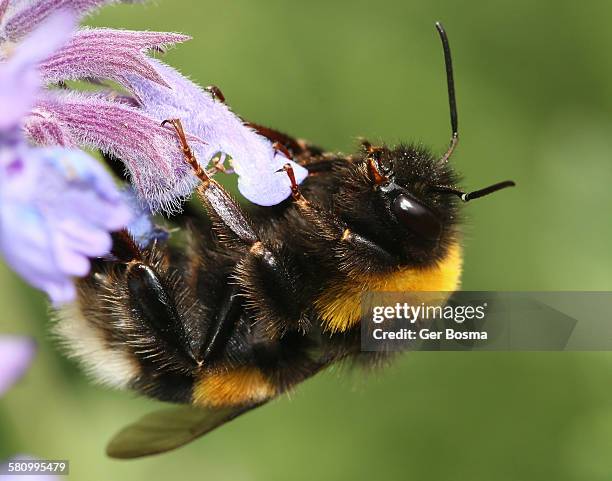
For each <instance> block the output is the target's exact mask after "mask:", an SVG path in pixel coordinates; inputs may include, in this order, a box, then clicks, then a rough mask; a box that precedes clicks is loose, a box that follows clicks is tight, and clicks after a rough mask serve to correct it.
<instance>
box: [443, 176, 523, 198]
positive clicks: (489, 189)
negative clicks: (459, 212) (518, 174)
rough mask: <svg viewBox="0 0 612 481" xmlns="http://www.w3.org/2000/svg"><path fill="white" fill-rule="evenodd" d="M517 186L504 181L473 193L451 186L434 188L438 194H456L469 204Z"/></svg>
mask: <svg viewBox="0 0 612 481" xmlns="http://www.w3.org/2000/svg"><path fill="white" fill-rule="evenodd" d="M515 185H516V184H515V183H514V181H512V180H504V181H503V182H498V183H497V184H493V185H490V186H488V187H485V188H484V189H480V190H475V191H473V192H463V191H462V190H459V189H455V188H454V187H451V186H450V185H436V186H434V187H433V190H435V191H436V192H443V193H447V194H454V195H456V196H457V197H459V198H460V199H461V200H462V201H463V202H468V201H470V200H474V199H478V198H479V197H484V196H485V195H489V194H492V193H493V192H497V191H498V190H502V189H505V188H507V187H514V186H515Z"/></svg>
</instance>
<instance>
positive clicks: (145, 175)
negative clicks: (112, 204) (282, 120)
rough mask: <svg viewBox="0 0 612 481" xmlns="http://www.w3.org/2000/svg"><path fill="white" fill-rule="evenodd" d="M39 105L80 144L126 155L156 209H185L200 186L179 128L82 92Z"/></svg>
mask: <svg viewBox="0 0 612 481" xmlns="http://www.w3.org/2000/svg"><path fill="white" fill-rule="evenodd" d="M38 108H39V109H40V110H41V111H44V112H46V113H48V114H49V115H51V116H52V117H53V118H56V119H57V120H58V121H59V122H61V123H62V124H64V125H66V127H67V128H68V129H69V130H70V133H71V136H72V138H73V139H74V140H75V142H76V143H78V144H81V145H85V146H87V147H91V148H94V149H99V150H102V151H103V152H106V153H109V154H111V155H113V156H114V157H116V158H118V159H121V160H122V161H123V162H124V163H125V164H126V166H127V168H128V170H129V173H130V177H131V180H132V183H133V185H134V186H135V187H136V190H137V192H138V194H139V195H140V196H141V197H142V198H143V199H144V200H145V201H146V202H147V203H148V204H149V206H150V207H151V209H152V210H153V211H157V210H160V209H163V210H166V211H168V212H171V211H173V210H176V209H180V201H181V200H182V199H183V198H185V197H186V196H188V195H190V194H191V192H192V190H193V188H194V187H195V185H197V179H196V177H195V176H194V175H193V173H192V170H191V168H190V167H189V166H188V165H187V163H186V162H185V158H184V154H183V152H182V151H181V148H180V146H179V143H178V139H177V137H176V134H175V132H174V131H173V130H171V129H168V128H164V127H162V126H161V124H160V122H159V121H158V120H156V119H155V118H153V117H151V116H149V115H146V114H145V113H143V112H141V111H140V110H139V109H135V108H132V107H130V106H127V105H123V104H118V103H115V102H109V101H105V100H103V99H100V98H96V97H95V96H87V95H83V94H76V93H72V94H66V95H58V96H55V97H48V98H46V99H43V100H41V101H40V102H39V104H38ZM189 141H190V143H191V145H192V147H193V148H194V149H195V150H196V152H199V151H200V149H202V148H203V147H206V145H205V143H204V142H203V141H202V140H200V139H198V138H195V137H190V138H189Z"/></svg>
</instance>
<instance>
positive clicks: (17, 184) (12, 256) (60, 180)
mask: <svg viewBox="0 0 612 481" xmlns="http://www.w3.org/2000/svg"><path fill="white" fill-rule="evenodd" d="M14 155H15V156H16V157H17V160H14V161H13V162H11V163H3V164H0V174H1V175H0V253H2V255H3V256H4V258H5V259H6V261H7V263H8V264H9V265H10V266H11V267H12V268H13V269H14V270H15V271H16V272H17V273H18V274H20V275H21V276H22V277H23V278H24V279H25V280H27V281H28V282H29V283H30V284H32V285H33V286H34V287H37V288H39V289H42V290H44V291H46V292H47V294H49V296H50V297H51V300H52V301H53V302H54V304H58V303H63V302H67V301H70V300H73V299H74V296H75V295H76V291H75V289H74V285H73V283H72V277H73V276H84V275H86V274H87V273H88V272H89V267H90V261H89V259H90V258H92V257H98V256H103V255H106V254H108V253H109V252H110V249H111V246H112V241H111V237H110V234H109V232H110V231H114V230H118V229H121V228H124V227H126V226H127V224H128V223H129V221H130V219H131V217H132V212H131V209H130V207H129V205H128V203H127V202H126V201H125V199H124V197H123V195H122V194H121V192H120V191H119V190H118V189H117V187H116V186H115V184H114V182H113V180H112V178H111V177H110V174H108V173H107V172H106V171H105V170H104V168H103V167H102V166H101V165H100V164H99V163H98V162H96V161H95V160H94V159H93V158H91V157H90V156H88V155H87V154H85V153H84V152H81V151H78V150H70V149H63V148H59V147H55V148H28V147H26V146H21V147H20V148H18V149H14Z"/></svg>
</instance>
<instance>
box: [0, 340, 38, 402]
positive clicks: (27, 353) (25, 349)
mask: <svg viewBox="0 0 612 481" xmlns="http://www.w3.org/2000/svg"><path fill="white" fill-rule="evenodd" d="M35 353H36V345H35V344H34V342H33V341H32V339H30V338H28V337H21V336H6V335H1V336H0V396H2V395H3V394H4V393H5V392H6V391H7V390H8V389H9V388H10V387H11V386H12V385H13V384H14V383H15V382H16V381H17V380H18V379H19V378H20V377H21V376H22V375H23V374H24V373H25V371H26V370H27V368H28V366H29V365H30V363H31V361H32V359H33V358H34V354H35Z"/></svg>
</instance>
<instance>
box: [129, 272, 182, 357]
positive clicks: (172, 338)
mask: <svg viewBox="0 0 612 481" xmlns="http://www.w3.org/2000/svg"><path fill="white" fill-rule="evenodd" d="M127 287H128V291H129V293H130V304H131V307H132V309H134V310H135V311H136V313H137V314H138V317H140V319H141V320H142V322H144V323H146V324H147V325H148V326H149V327H151V328H152V329H153V330H154V331H156V332H157V333H158V334H159V336H160V337H162V338H163V339H164V340H165V341H167V342H168V343H169V344H171V345H173V346H175V347H176V348H179V349H182V350H185V346H188V345H189V343H188V342H186V341H187V339H186V336H185V330H184V328H183V325H182V323H181V321H180V318H179V315H178V312H177V310H176V306H175V305H174V302H173V299H172V298H171V297H170V296H169V295H168V292H167V290H166V289H165V288H164V286H163V284H162V282H161V281H160V279H159V277H158V276H157V274H156V273H155V271H154V270H153V269H152V268H151V267H149V266H147V265H145V264H141V263H135V264H132V265H130V267H129V268H128V273H127Z"/></svg>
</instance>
